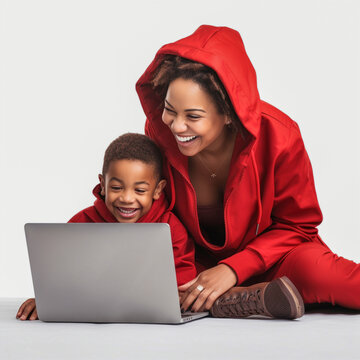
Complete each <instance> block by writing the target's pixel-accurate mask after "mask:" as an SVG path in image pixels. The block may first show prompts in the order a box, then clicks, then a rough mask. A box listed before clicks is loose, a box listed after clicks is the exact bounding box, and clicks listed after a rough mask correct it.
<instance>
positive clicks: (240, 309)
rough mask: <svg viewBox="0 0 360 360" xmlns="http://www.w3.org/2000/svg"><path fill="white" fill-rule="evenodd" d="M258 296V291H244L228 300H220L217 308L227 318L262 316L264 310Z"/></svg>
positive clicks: (259, 292) (259, 291)
mask: <svg viewBox="0 0 360 360" xmlns="http://www.w3.org/2000/svg"><path fill="white" fill-rule="evenodd" d="M260 294H261V290H260V289H255V290H253V291H248V290H244V291H242V292H241V293H239V294H236V295H234V296H231V297H230V298H224V299H221V301H220V302H219V304H218V306H219V308H220V309H221V311H223V312H224V314H225V315H226V316H229V317H236V316H250V315H263V314H264V312H265V309H264V307H263V305H262V302H261V295H260Z"/></svg>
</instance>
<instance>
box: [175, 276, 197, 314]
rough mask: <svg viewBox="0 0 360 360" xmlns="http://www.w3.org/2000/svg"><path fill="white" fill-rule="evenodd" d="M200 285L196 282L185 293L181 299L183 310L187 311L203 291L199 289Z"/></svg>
mask: <svg viewBox="0 0 360 360" xmlns="http://www.w3.org/2000/svg"><path fill="white" fill-rule="evenodd" d="M198 286H199V285H197V283H195V284H194V285H192V286H191V287H190V288H189V289H188V290H187V291H185V293H184V294H183V296H182V298H181V300H180V305H181V309H182V310H183V311H187V310H188V309H189V308H190V306H191V305H192V304H193V302H194V301H195V300H196V299H197V297H198V296H199V294H200V293H201V290H199V288H198Z"/></svg>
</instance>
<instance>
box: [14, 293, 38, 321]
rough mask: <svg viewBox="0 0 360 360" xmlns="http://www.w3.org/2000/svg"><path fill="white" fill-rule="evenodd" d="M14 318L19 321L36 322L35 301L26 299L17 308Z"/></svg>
mask: <svg viewBox="0 0 360 360" xmlns="http://www.w3.org/2000/svg"><path fill="white" fill-rule="evenodd" d="M16 318H17V319H20V320H27V319H29V320H37V319H38V314H37V310H36V303H35V299H34V298H32V299H27V300H26V301H25V302H24V303H23V304H22V305H21V306H20V308H19V311H18V312H17V314H16Z"/></svg>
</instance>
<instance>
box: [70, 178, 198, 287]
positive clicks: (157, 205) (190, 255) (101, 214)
mask: <svg viewBox="0 0 360 360" xmlns="http://www.w3.org/2000/svg"><path fill="white" fill-rule="evenodd" d="M100 191H101V188H100V184H98V185H96V186H95V188H94V190H93V194H94V195H95V197H96V200H95V202H94V205H93V206H90V207H88V208H86V209H84V210H82V211H80V212H78V213H77V214H76V215H74V216H73V217H72V218H71V219H70V220H69V223H104V222H110V223H116V222H117V220H116V219H115V217H114V216H113V215H112V214H111V212H110V211H109V210H108V208H107V207H106V205H105V202H104V200H103V198H102V196H101V195H100ZM167 208H168V203H167V201H166V199H165V195H164V194H162V195H161V197H160V199H159V200H155V201H154V202H153V205H152V207H151V209H150V211H149V212H148V213H146V214H145V215H144V216H142V217H141V218H140V219H139V220H138V221H137V222H138V223H155V222H156V223H168V224H169V225H170V231H171V240H172V245H173V251H174V261H175V269H176V277H177V282H178V285H182V284H185V283H186V282H188V281H190V280H192V279H193V278H194V277H195V276H196V269H195V265H194V246H193V243H192V242H191V241H189V238H188V233H187V231H186V229H185V228H184V226H183V225H182V224H181V222H180V221H179V219H178V218H177V217H176V216H175V215H174V214H173V213H172V212H170V211H169V210H168V209H167Z"/></svg>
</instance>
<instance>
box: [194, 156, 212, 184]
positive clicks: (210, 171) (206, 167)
mask: <svg viewBox="0 0 360 360" xmlns="http://www.w3.org/2000/svg"><path fill="white" fill-rule="evenodd" d="M198 159H199V160H200V162H201V164H202V165H203V166H204V168H205V169H206V170H207V171H208V172H209V173H210V176H211V178H212V179H215V178H216V173H215V171H212V170H210V168H209V167H208V166H207V165H206V164H205V163H204V161H203V160H202V159H201V157H198Z"/></svg>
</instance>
